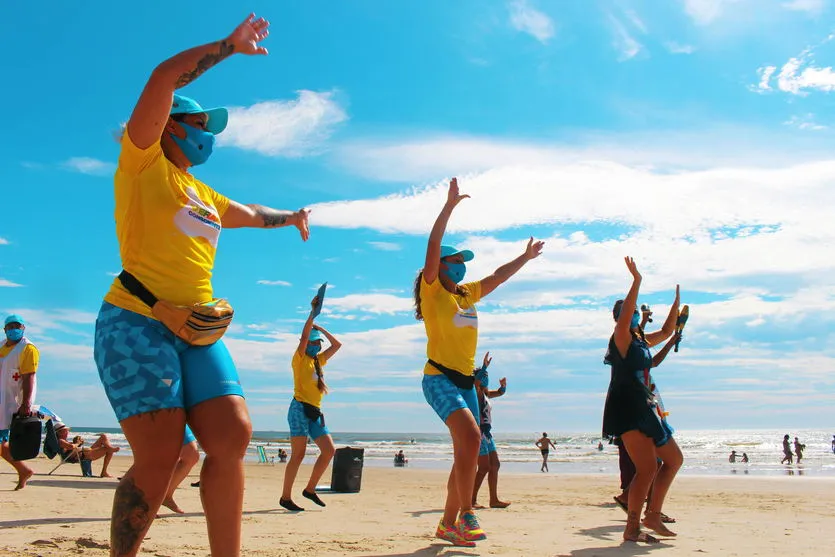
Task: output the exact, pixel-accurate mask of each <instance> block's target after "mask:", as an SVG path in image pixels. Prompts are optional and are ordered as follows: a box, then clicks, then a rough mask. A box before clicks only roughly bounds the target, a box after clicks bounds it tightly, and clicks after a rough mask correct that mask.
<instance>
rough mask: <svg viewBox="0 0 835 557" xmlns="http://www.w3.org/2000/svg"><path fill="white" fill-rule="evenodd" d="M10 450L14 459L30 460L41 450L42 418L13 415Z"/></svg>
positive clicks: (10, 430) (10, 429)
mask: <svg viewBox="0 0 835 557" xmlns="http://www.w3.org/2000/svg"><path fill="white" fill-rule="evenodd" d="M9 450H10V451H11V453H12V459H14V460H29V459H31V458H35V457H36V456H38V453H39V452H41V420H40V418H38V417H37V416H27V417H25V418H21V417H20V416H18V415H17V414H15V415H14V416H12V425H11V427H10V428H9Z"/></svg>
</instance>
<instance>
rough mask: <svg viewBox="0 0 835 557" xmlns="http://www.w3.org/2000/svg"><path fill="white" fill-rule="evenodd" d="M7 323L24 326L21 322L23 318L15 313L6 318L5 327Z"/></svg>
mask: <svg viewBox="0 0 835 557" xmlns="http://www.w3.org/2000/svg"><path fill="white" fill-rule="evenodd" d="M9 323H20V324H21V325H23V326H24V327H25V326H26V322H25V321H23V318H22V317H21V316H19V315H18V314H16V313H13V314H11V315H10V316H8V317H7V318H6V323H5V325H8V324H9Z"/></svg>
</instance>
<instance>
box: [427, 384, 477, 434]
mask: <svg viewBox="0 0 835 557" xmlns="http://www.w3.org/2000/svg"><path fill="white" fill-rule="evenodd" d="M423 396H424V397H426V402H428V403H429V406H431V407H432V410H434V411H435V413H436V414H437V415H438V417H440V418H441V420H442V421H443V422H444V423H446V420H447V418H449V415H450V414H452V413H453V412H455V411H456V410H461V409H464V408H467V409H469V411H470V413H471V414H472V415H473V418H475V419H478V416H479V413H478V398H477V397H476V394H475V387H473V388H472V389H459V388H458V387H456V386H455V385H454V384H453V383H452V381H450V380H449V379H448V378H447V376H446V375H426V374H424V376H423Z"/></svg>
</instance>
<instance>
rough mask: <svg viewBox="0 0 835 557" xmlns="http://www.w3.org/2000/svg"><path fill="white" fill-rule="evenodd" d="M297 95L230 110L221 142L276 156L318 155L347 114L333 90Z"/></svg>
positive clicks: (300, 92)
mask: <svg viewBox="0 0 835 557" xmlns="http://www.w3.org/2000/svg"><path fill="white" fill-rule="evenodd" d="M298 93H299V97H298V99H296V100H290V101H280V100H275V101H265V102H261V103H257V104H254V105H252V106H249V107H231V108H230V109H229V127H228V128H227V129H226V130H225V131H224V132H223V133H222V134H220V135H219V136H218V143H219V144H221V145H231V146H234V147H238V148H240V149H246V150H250V151H256V152H258V153H261V154H262V155H267V156H275V157H291V158H293V157H302V156H305V155H309V154H315V153H316V152H318V151H319V150H320V149H321V148H322V145H323V143H324V142H325V141H326V140H327V139H328V138H329V137H330V136H331V134H332V133H333V131H334V129H335V127H336V126H337V125H338V124H340V123H342V122H344V121H346V120H347V119H348V115H347V113H346V112H345V109H344V108H343V107H342V106H341V105H340V104H339V103H338V102H337V100H336V93H335V92H333V91H330V92H324V93H319V92H315V91H305V90H302V91H299V92H298Z"/></svg>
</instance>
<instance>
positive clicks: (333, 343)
mask: <svg viewBox="0 0 835 557" xmlns="http://www.w3.org/2000/svg"><path fill="white" fill-rule="evenodd" d="M313 328H314V329H317V330H318V331H319V332H320V333H322V334H323V335H325V338H326V339H328V342H329V343H330V346H328V349H327V350H325V351H324V352H322V359H324V360H330V359H331V357H332V356H333V355H334V354H336V353H337V352H338V351H339V349H340V348H342V343H341V342H339V341H338V340H336V337H335V336H333V335H332V334H330V333H329V332H328V331H327V330H326V329H325V328H324V327H320V326H319V325H313Z"/></svg>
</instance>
